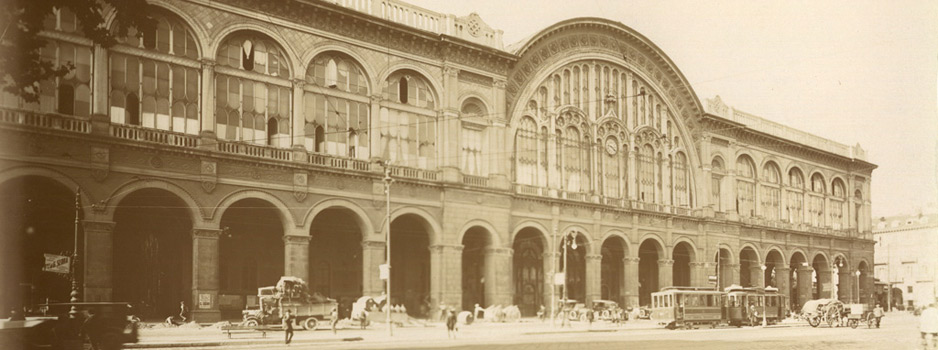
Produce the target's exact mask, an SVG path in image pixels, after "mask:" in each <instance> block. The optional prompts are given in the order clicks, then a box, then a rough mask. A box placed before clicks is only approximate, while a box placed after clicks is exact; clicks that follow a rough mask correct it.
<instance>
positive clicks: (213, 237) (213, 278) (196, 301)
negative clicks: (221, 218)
mask: <svg viewBox="0 0 938 350" xmlns="http://www.w3.org/2000/svg"><path fill="white" fill-rule="evenodd" d="M221 234H222V230H219V229H215V228H194V229H192V304H191V307H192V318H193V320H195V321H196V322H218V321H219V320H221V311H219V309H218V289H219V287H220V286H219V282H218V281H219V266H221V262H220V261H219V248H218V238H219V237H220V236H221Z"/></svg>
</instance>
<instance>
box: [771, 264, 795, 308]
mask: <svg viewBox="0 0 938 350" xmlns="http://www.w3.org/2000/svg"><path fill="white" fill-rule="evenodd" d="M789 277H791V269H790V268H788V267H784V266H775V284H773V285H772V286H773V287H775V288H778V293H779V294H782V295H784V296H786V297H788V298H789V300H791V282H790V281H789Z"/></svg>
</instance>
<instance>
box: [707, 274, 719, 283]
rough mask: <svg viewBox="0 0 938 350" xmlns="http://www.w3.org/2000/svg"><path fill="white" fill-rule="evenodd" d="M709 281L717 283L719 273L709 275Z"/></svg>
mask: <svg viewBox="0 0 938 350" xmlns="http://www.w3.org/2000/svg"><path fill="white" fill-rule="evenodd" d="M707 281H710V283H717V275H710V276H707Z"/></svg>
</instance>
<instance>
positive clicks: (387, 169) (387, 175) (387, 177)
mask: <svg viewBox="0 0 938 350" xmlns="http://www.w3.org/2000/svg"><path fill="white" fill-rule="evenodd" d="M379 164H381V165H383V166H384V179H383V181H384V196H385V205H384V208H385V215H386V217H385V219H384V221H385V225H387V226H386V229H387V231H386V232H385V234H386V235H387V236H386V237H385V240H386V242H387V243H386V244H385V249H386V252H385V256H386V257H387V260H388V261H387V262H386V263H385V266H387V274H388V275H387V276H385V277H387V279H386V280H384V281H385V288H387V290H388V292H387V299H386V300H385V301H384V309H385V310H384V312H385V322H387V324H388V336H389V337H390V336H394V329H393V327H392V326H391V183H392V182H394V179H392V178H391V161H389V160H386V161H380V162H379ZM362 322H365V321H364V320H363V321H362Z"/></svg>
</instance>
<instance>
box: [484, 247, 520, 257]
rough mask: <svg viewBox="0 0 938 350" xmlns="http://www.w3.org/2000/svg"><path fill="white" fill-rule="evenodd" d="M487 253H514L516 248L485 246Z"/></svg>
mask: <svg viewBox="0 0 938 350" xmlns="http://www.w3.org/2000/svg"><path fill="white" fill-rule="evenodd" d="M484 251H485V253H486V254H494V255H509V256H510V255H514V253H515V250H514V249H511V248H485V250H484Z"/></svg>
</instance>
